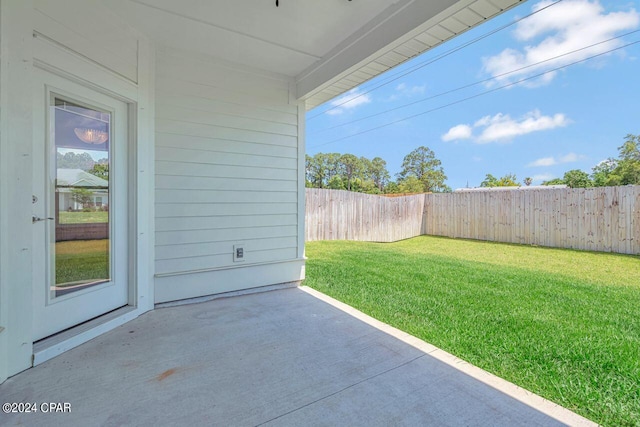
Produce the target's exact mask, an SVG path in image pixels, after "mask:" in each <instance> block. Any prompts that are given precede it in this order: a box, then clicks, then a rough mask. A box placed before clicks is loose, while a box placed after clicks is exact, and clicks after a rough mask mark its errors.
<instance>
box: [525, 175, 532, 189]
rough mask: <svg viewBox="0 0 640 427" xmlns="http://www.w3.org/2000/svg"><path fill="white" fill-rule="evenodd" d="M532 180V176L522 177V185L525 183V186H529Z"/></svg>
mask: <svg viewBox="0 0 640 427" xmlns="http://www.w3.org/2000/svg"><path fill="white" fill-rule="evenodd" d="M532 182H533V178H531V177H529V176H528V177H526V178H525V179H524V185H526V186H527V187H528V186H530V185H531V183H532Z"/></svg>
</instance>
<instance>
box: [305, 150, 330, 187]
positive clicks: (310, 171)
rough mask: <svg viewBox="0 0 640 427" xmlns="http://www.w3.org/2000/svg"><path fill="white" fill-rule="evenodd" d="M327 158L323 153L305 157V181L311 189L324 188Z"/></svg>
mask: <svg viewBox="0 0 640 427" xmlns="http://www.w3.org/2000/svg"><path fill="white" fill-rule="evenodd" d="M326 160H327V157H326V155H325V154H323V153H317V154H316V155H314V156H313V157H311V156H309V155H306V156H305V173H306V179H307V181H308V182H310V183H311V186H312V187H313V188H324V184H325V178H326V173H327V165H326Z"/></svg>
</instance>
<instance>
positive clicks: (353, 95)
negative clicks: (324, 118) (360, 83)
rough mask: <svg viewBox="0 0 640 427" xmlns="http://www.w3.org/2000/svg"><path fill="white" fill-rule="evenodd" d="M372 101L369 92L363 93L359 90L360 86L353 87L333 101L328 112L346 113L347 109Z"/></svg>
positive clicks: (333, 114)
mask: <svg viewBox="0 0 640 427" xmlns="http://www.w3.org/2000/svg"><path fill="white" fill-rule="evenodd" d="M370 102H371V96H369V94H368V93H366V94H363V93H361V92H359V90H358V88H354V89H351V90H350V91H349V92H347V93H345V94H344V95H342V96H340V97H339V98H336V99H334V100H333V101H331V104H330V105H331V107H333V108H332V109H331V110H328V111H327V114H329V115H331V116H335V115H338V114H342V113H344V112H345V111H346V110H351V109H354V108H356V107H359V106H361V105H365V104H368V103H370Z"/></svg>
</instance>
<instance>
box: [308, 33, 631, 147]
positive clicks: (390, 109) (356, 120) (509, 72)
mask: <svg viewBox="0 0 640 427" xmlns="http://www.w3.org/2000/svg"><path fill="white" fill-rule="evenodd" d="M637 32H640V30H634V31H630V32H628V33H625V34H621V35H619V36H616V37H612V38H610V39H607V40H603V41H600V42H597V43H593V44H591V45H589V46H584V47H581V48H579V49H575V50H572V51H570V52H565V53H563V54H560V55H556V56H554V57H551V58H547V59H545V60H543V61H539V62H535V63H533V64H529V65H525V66H524V67H520V68H517V69H515V70H511V71H507V72H504V73H501V74H497V75H495V76H493V77H489V78H487V79H484V80H479V81H477V82H474V83H469V84H467V85H464V86H460V87H458V88H455V89H450V90H447V91H444V92H440V93H437V94H435V95H431V96H428V97H426V98H422V99H419V100H417V101H413V102H409V103H407V104H403V105H400V106H398V107H394V108H389V109H387V110H384V111H381V112H379V113H375V114H371V115H368V116H365V117H360V118H359V119H354V120H350V121H348V122H345V123H341V124H339V125H335V126H331V127H328V128H324V129H320V130H318V131H315V132H312V133H310V135H316V134H318V133H322V132H326V131H329V130H332V129H337V128H340V127H343V126H347V125H350V124H353V123H357V122H361V121H363V120H367V119H370V118H372V117H377V116H381V115H383V114H387V113H390V112H392V111H396V110H400V109H402V108H406V107H410V106H412V105H416V104H420V103H422V102H426V101H429V100H432V99H435V98H439V97H441V96H444V95H449V94H452V93H454V92H459V91H461V90H464V89H468V88H470V87H473V86H477V85H480V84H482V83H487V82H489V81H491V80H497V79H499V78H501V77H505V76H508V75H509V74H514V73H517V72H520V71H522V70H526V69H527V68H531V67H535V66H537V65H540V64H544V63H545V62H549V61H554V60H556V59H559V58H562V57H564V56H569V55H573V54H574V53H577V52H580V51H583V50H586V49H590V48H592V47H595V46H598V45H601V44H604V43H609V42H611V41H613V40H616V39H620V38H622V37H626V36H629V35H631V34H634V33H637Z"/></svg>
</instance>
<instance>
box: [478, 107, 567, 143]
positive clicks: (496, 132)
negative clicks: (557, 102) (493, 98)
mask: <svg viewBox="0 0 640 427" xmlns="http://www.w3.org/2000/svg"><path fill="white" fill-rule="evenodd" d="M569 122H570V121H569V119H567V117H566V116H565V115H564V114H560V113H558V114H554V115H553V116H543V115H542V114H541V113H540V111H538V110H534V111H530V112H529V113H527V114H526V115H525V116H523V117H522V118H520V119H512V118H511V117H510V116H509V115H508V114H502V113H498V114H496V115H495V116H493V117H490V116H486V117H483V118H482V119H480V120H478V121H477V122H476V124H475V126H476V127H484V129H483V130H482V133H481V134H480V136H478V138H477V139H476V141H477V142H478V143H480V144H486V143H489V142H496V141H504V140H509V139H511V138H514V137H516V136H520V135H526V134H528V133H532V132H538V131H543V130H549V129H554V128H557V127H563V126H566V125H568V124H569Z"/></svg>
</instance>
